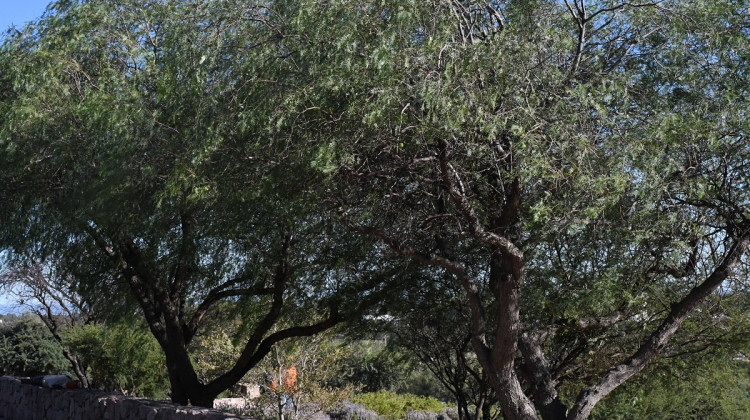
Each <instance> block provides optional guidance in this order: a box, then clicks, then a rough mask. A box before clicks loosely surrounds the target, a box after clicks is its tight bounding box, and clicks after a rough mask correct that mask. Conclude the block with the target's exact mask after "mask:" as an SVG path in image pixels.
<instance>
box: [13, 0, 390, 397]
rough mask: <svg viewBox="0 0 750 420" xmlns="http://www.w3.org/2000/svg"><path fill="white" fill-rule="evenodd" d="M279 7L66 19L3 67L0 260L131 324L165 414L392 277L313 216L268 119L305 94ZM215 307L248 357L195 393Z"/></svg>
mask: <svg viewBox="0 0 750 420" xmlns="http://www.w3.org/2000/svg"><path fill="white" fill-rule="evenodd" d="M273 6H274V9H271V8H270V7H269V4H266V3H265V2H247V1H215V2H214V1H212V2H204V1H156V2H154V1H138V0H134V1H93V0H92V1H58V2H56V3H54V4H53V5H52V6H51V7H50V8H49V9H48V11H47V13H46V14H45V15H44V16H43V18H41V19H40V20H38V21H37V22H35V23H32V24H30V25H28V26H26V27H25V28H23V29H22V30H21V31H20V32H15V33H11V34H8V35H7V37H6V39H5V41H4V43H3V45H2V49H1V50H0V85H2V89H1V90H2V92H1V93H0V149H2V153H1V154H0V167H2V168H3V172H2V174H1V175H0V178H1V179H0V183H1V184H2V187H0V202H1V203H0V214H1V215H2V216H0V218H2V220H3V225H2V230H0V247H2V248H3V249H5V250H7V251H8V254H7V255H8V258H9V260H10V263H12V264H13V265H14V266H15V267H17V268H18V269H21V268H23V266H24V265H27V266H28V265H29V264H31V263H40V264H43V265H46V266H49V267H54V272H55V273H57V274H59V275H60V276H61V278H62V279H65V281H72V282H73V283H71V284H70V287H71V288H72V289H73V290H75V291H76V292H78V293H79V294H80V295H81V296H82V297H83V298H84V299H85V300H86V302H87V304H88V305H98V304H101V303H105V307H106V304H110V305H111V307H112V308H118V310H119V311H125V312H129V311H133V308H138V309H137V311H138V312H139V313H141V314H142V315H143V316H144V317H145V320H146V321H147V323H148V326H149V328H150V330H151V333H153V335H154V337H155V338H156V340H157V341H158V343H159V345H160V347H161V349H162V350H163V352H164V354H165V357H166V364H167V370H168V373H169V379H170V382H171V398H172V400H173V401H175V402H177V403H182V404H186V403H188V402H190V403H192V404H194V405H203V406H211V404H212V401H213V399H214V397H215V396H216V395H218V394H219V393H220V392H222V391H223V390H225V389H227V388H228V387H230V386H231V385H233V384H234V383H235V382H236V381H238V380H239V379H240V378H241V377H242V376H243V375H244V374H245V373H246V372H247V371H248V370H249V369H251V368H252V367H253V366H255V365H256V364H257V363H258V362H259V361H260V360H261V359H262V358H263V357H264V356H265V355H266V354H267V353H268V352H269V351H270V349H271V348H272V346H273V345H274V344H275V343H277V342H279V341H280V340H283V339H287V338H290V337H295V336H307V335H311V334H314V333H317V332H320V331H323V330H325V329H328V328H330V327H332V326H334V325H336V324H337V323H340V322H342V321H344V320H346V319H348V318H351V317H354V316H357V315H358V314H360V313H361V312H362V311H363V310H364V309H365V308H366V307H367V306H368V305H370V304H372V303H373V302H375V301H377V300H378V296H379V294H380V293H381V292H380V291H381V289H382V281H383V280H384V279H385V278H386V277H392V274H389V273H388V272H389V270H391V269H385V270H384V268H385V265H387V264H388V263H387V261H385V260H384V262H383V263H382V264H381V263H378V262H377V258H375V257H376V254H377V253H379V252H380V251H379V250H378V249H373V248H371V247H368V246H367V244H366V241H361V240H359V239H358V238H353V237H351V235H348V234H347V236H348V237H349V239H346V238H344V237H342V233H347V232H346V231H345V230H344V229H342V228H341V226H339V225H336V224H334V223H331V221H330V220H331V218H330V214H329V212H328V211H327V210H326V209H325V208H322V207H320V206H317V205H316V203H317V197H318V194H319V191H318V190H319V189H318V188H317V186H318V185H319V184H320V182H321V175H320V173H319V171H317V170H315V169H314V165H311V164H310V161H314V160H315V156H314V155H313V156H311V155H310V153H307V152H306V149H305V148H293V147H291V146H292V145H293V143H292V144H290V143H287V141H288V140H289V138H288V137H283V138H279V137H278V136H277V135H276V129H277V128H276V125H275V124H276V122H275V121H274V122H269V120H268V117H267V115H270V114H271V113H272V112H273V110H274V109H276V108H278V107H283V106H284V105H283V103H284V93H285V91H286V90H287V89H290V88H291V87H292V86H294V85H295V84H299V83H300V82H298V81H297V78H296V73H297V72H298V64H297V61H296V58H294V57H291V54H290V52H289V51H286V50H285V49H284V46H283V45H282V44H281V43H280V40H282V39H283V38H284V34H283V33H282V32H281V31H280V27H281V23H280V22H279V20H280V13H283V12H285V9H284V7H285V6H284V4H283V3H276V2H273ZM290 134H291V133H290ZM303 140H304V139H303V138H299V139H295V140H294V141H295V142H298V143H300V142H303ZM312 151H314V150H312ZM368 254H369V256H368ZM350 257H351V258H350ZM394 267H395V266H394ZM396 269H397V267H396V268H393V270H396ZM363 293H366V294H367V296H366V297H363V296H362V295H361V294H363ZM351 299H356V300H354V301H352V300H351ZM219 303H221V305H217V304H219ZM129 308H130V309H129ZM216 308H218V310H222V311H227V310H229V311H233V312H234V313H239V314H242V321H243V325H242V326H241V327H240V328H238V329H237V334H238V335H237V337H235V339H236V340H237V341H239V342H242V343H244V344H243V346H242V351H241V354H240V356H239V357H238V358H237V360H235V361H234V363H233V365H232V367H231V368H230V369H229V370H227V371H225V372H222V373H221V374H220V375H219V376H217V377H215V378H212V379H211V380H209V381H203V382H202V381H200V380H199V378H198V377H197V375H196V372H195V369H194V367H193V364H192V362H191V358H190V355H189V350H188V349H189V344H190V342H191V340H192V339H193V337H195V336H196V334H198V333H200V332H201V329H202V328H203V329H211V328H214V327H216V326H215V325H211V324H208V325H205V326H204V324H205V322H204V320H205V319H207V318H206V315H207V314H210V313H211V311H213V310H217V309H216ZM280 321H283V325H284V327H283V328H282V327H279V328H275V327H274V326H276V325H279V324H278V322H280Z"/></svg>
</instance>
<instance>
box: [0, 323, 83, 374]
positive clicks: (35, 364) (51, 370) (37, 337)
mask: <svg viewBox="0 0 750 420" xmlns="http://www.w3.org/2000/svg"><path fill="white" fill-rule="evenodd" d="M8 319H9V318H6V319H5V320H6V322H3V323H2V324H0V375H8V376H39V375H50V374H52V375H54V374H66V373H69V370H70V366H69V363H68V361H67V359H65V357H64V356H63V354H62V349H61V348H60V345H59V344H58V343H57V341H55V339H54V338H53V337H52V335H51V334H50V333H49V331H48V330H47V328H46V327H45V326H44V325H42V324H41V323H40V322H39V321H38V320H37V319H35V318H33V317H30V316H27V317H22V318H20V319H17V320H13V322H7V320H8Z"/></svg>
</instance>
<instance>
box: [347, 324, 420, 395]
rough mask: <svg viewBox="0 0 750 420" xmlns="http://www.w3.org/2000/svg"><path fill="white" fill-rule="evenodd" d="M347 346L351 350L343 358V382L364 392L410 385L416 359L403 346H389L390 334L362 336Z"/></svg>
mask: <svg viewBox="0 0 750 420" xmlns="http://www.w3.org/2000/svg"><path fill="white" fill-rule="evenodd" d="M347 345H348V346H349V347H350V349H351V352H350V353H349V355H348V356H347V357H346V358H345V359H344V360H342V362H341V363H342V366H343V368H344V371H343V372H342V376H341V378H340V379H339V380H340V381H341V384H342V385H343V384H352V385H354V386H356V387H358V388H360V389H362V391H364V392H376V391H380V390H388V391H394V390H399V389H402V388H403V387H407V386H408V385H407V384H406V382H407V381H408V380H409V379H410V374H411V373H412V372H413V370H414V360H413V357H412V356H411V355H410V354H409V352H408V350H406V349H405V348H403V347H399V346H393V345H389V344H388V343H387V336H383V337H381V338H378V339H372V338H364V339H362V338H359V339H353V340H350V341H349V342H348V343H347Z"/></svg>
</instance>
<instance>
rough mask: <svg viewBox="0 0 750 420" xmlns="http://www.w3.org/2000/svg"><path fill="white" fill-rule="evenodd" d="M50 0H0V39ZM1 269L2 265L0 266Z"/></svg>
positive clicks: (3, 309) (2, 308) (2, 307)
mask: <svg viewBox="0 0 750 420" xmlns="http://www.w3.org/2000/svg"><path fill="white" fill-rule="evenodd" d="M50 2H51V0H0V39H1V38H2V35H1V34H3V33H5V31H6V30H7V29H8V28H10V27H11V26H16V27H21V26H23V25H24V24H26V23H27V22H29V21H32V20H34V19H36V18H38V17H39V16H41V15H42V13H44V11H45V10H46V9H47V5H48V4H49V3H50ZM0 269H2V266H0ZM8 304H9V302H8V299H7V297H6V296H4V295H3V294H2V293H0V313H7V312H11V309H10V308H8V307H7V306H6V305H8Z"/></svg>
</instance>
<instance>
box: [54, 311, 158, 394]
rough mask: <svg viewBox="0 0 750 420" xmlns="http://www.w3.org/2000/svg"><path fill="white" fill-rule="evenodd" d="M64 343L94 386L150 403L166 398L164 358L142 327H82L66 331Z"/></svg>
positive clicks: (128, 325) (121, 324) (116, 325)
mask: <svg viewBox="0 0 750 420" xmlns="http://www.w3.org/2000/svg"><path fill="white" fill-rule="evenodd" d="M65 341H66V343H67V344H68V346H70V347H71V349H72V350H73V351H75V352H76V354H78V356H79V359H80V360H81V362H82V364H83V365H84V366H86V367H87V368H88V370H89V372H90V375H91V378H92V379H93V381H94V382H95V383H96V384H97V386H100V387H102V388H104V389H105V390H107V391H119V392H121V393H123V394H126V395H135V396H139V397H147V398H152V399H161V398H164V397H165V396H166V394H167V390H168V389H169V384H168V382H167V371H166V365H165V361H164V355H163V354H162V352H161V349H160V348H159V345H158V343H157V342H156V339H155V338H154V337H153V336H152V335H151V334H150V333H149V332H148V331H147V330H146V329H145V328H143V327H142V326H139V325H131V324H129V323H126V322H122V323H117V324H110V325H106V326H103V325H82V326H77V327H72V328H70V329H68V330H67V331H66V334H65Z"/></svg>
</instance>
